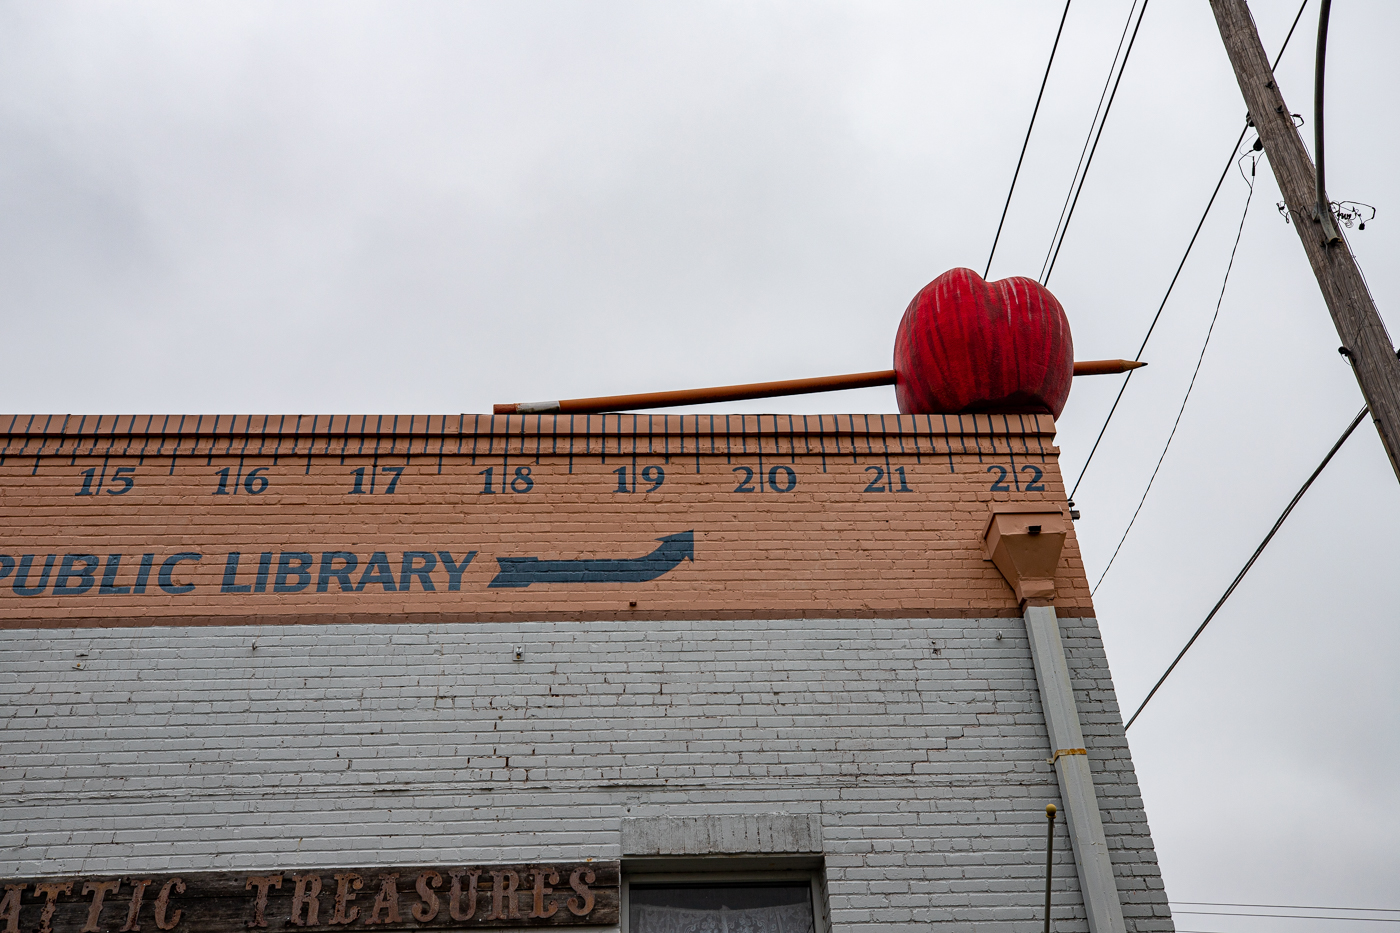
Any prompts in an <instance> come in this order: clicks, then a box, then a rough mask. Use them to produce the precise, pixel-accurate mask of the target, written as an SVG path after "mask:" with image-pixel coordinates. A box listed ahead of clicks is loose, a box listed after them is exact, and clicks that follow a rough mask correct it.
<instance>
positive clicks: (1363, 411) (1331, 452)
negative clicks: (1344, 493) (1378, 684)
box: [1123, 408, 1367, 732]
mask: <svg viewBox="0 0 1400 933" xmlns="http://www.w3.org/2000/svg"><path fill="white" fill-rule="evenodd" d="M1366 411H1367V409H1365V408H1363V409H1361V411H1359V412H1357V413H1356V417H1355V418H1353V419H1352V421H1351V424H1350V425H1348V427H1347V429H1346V430H1345V431H1343V432H1342V436H1341V437H1339V438H1337V443H1335V444H1333V445H1332V449H1331V450H1329V451H1327V456H1325V457H1323V458H1322V462H1321V463H1319V464H1318V465H1317V469H1316V470H1313V472H1312V476H1309V477H1308V481H1307V482H1306V483H1304V484H1303V486H1302V488H1301V489H1299V490H1298V492H1297V493H1296V494H1295V495H1294V496H1293V499H1292V501H1290V502H1289V503H1288V508H1286V509H1284V510H1283V514H1282V515H1280V516H1279V517H1278V521H1276V522H1274V527H1272V528H1270V529H1269V533H1268V534H1267V535H1265V536H1264V540H1263V541H1261V542H1259V546H1258V547H1257V548H1255V549H1254V553H1253V554H1252V555H1251V556H1250V558H1249V561H1248V562H1247V563H1246V564H1245V565H1244V568H1243V569H1242V570H1241V571H1240V572H1239V573H1238V574H1237V575H1236V576H1235V579H1234V581H1233V582H1231V584H1230V586H1229V588H1228V589H1226V590H1225V595H1224V596H1221V597H1220V601H1219V602H1217V603H1216V604H1215V608H1213V609H1211V611H1210V614H1209V615H1207V616H1206V620H1205V621H1204V622H1202V623H1201V626H1200V628H1198V629H1196V633H1195V634H1194V635H1192V636H1191V640H1190V641H1188V642H1187V643H1186V647H1185V648H1182V649H1181V651H1180V653H1178V654H1177V656H1176V659H1175V660H1173V661H1172V663H1171V664H1170V665H1169V666H1168V667H1167V670H1166V673H1164V674H1163V675H1162V676H1161V677H1160V678H1158V680H1157V683H1155V684H1154V685H1153V686H1152V689H1151V690H1149V691H1148V692H1147V696H1146V697H1145V698H1144V699H1143V701H1142V704H1141V705H1140V706H1139V707H1138V708H1137V712H1135V713H1133V715H1132V717H1131V718H1130V719H1129V720H1128V724H1127V725H1126V726H1124V727H1123V730H1124V731H1125V732H1126V731H1127V730H1128V729H1131V728H1132V726H1133V723H1134V722H1135V721H1136V720H1137V718H1138V717H1139V716H1141V715H1142V711H1143V710H1144V709H1146V708H1147V704H1148V703H1150V702H1151V701H1152V698H1153V697H1154V696H1156V695H1157V691H1158V690H1159V689H1161V686H1162V684H1164V683H1166V680H1167V678H1168V677H1170V676H1171V673H1172V671H1174V670H1176V666H1177V664H1179V663H1181V659H1182V658H1184V657H1185V656H1186V652H1188V651H1190V650H1191V646H1192V645H1194V644H1195V643H1196V639H1197V638H1200V637H1201V633H1202V632H1204V631H1205V630H1206V626H1207V625H1210V620H1211V619H1214V618H1215V614H1216V613H1217V612H1219V611H1220V607H1221V606H1223V605H1225V600H1227V599H1229V598H1230V594H1232V593H1234V592H1235V587H1237V586H1239V585H1240V581H1241V580H1243V579H1244V576H1245V574H1247V573H1249V569H1250V568H1251V567H1253V566H1254V562H1255V561H1256V560H1258V559H1259V555H1260V554H1263V553H1264V548H1266V547H1268V546H1269V542H1270V541H1272V540H1273V539H1274V535H1275V534H1277V533H1278V530H1279V529H1280V528H1281V527H1283V523H1284V521H1286V520H1287V518H1288V516H1289V514H1290V513H1291V512H1292V511H1293V507H1294V506H1295V505H1297V504H1298V501H1299V500H1300V499H1302V498H1303V493H1305V492H1307V491H1308V487H1309V486H1311V485H1312V484H1313V480H1315V479H1317V478H1318V476H1320V475H1321V474H1322V471H1323V470H1324V469H1326V467H1327V464H1329V463H1331V462H1332V458H1333V457H1334V456H1336V454H1337V451H1339V450H1341V449H1342V445H1343V444H1345V443H1346V442H1347V438H1349V437H1351V432H1352V431H1355V430H1356V426H1357V425H1358V424H1360V423H1361V419H1362V418H1364V417H1366Z"/></svg>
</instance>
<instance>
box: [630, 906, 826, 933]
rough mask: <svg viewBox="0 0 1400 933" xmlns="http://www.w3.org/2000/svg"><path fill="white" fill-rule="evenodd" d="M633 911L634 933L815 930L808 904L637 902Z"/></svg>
mask: <svg viewBox="0 0 1400 933" xmlns="http://www.w3.org/2000/svg"><path fill="white" fill-rule="evenodd" d="M632 910H633V913H632V917H633V919H634V921H635V922H634V923H633V925H632V933H812V908H811V907H810V906H809V905H807V904H783V905H781V906H779V907H754V908H751V909H748V910H730V909H729V908H727V907H721V908H720V909H719V910H689V909H686V908H684V907H651V906H644V905H638V906H636V907H634V908H632Z"/></svg>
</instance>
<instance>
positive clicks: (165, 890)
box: [156, 878, 185, 930]
mask: <svg viewBox="0 0 1400 933" xmlns="http://www.w3.org/2000/svg"><path fill="white" fill-rule="evenodd" d="M171 888H174V889H175V893H176V894H184V893H185V883H184V882H183V881H181V880H180V879H179V878H171V879H170V880H169V881H167V882H166V883H165V885H164V887H162V888H161V889H160V894H159V895H157V896H156V926H158V927H160V928H161V929H162V930H173V929H175V924H177V923H179V922H180V911H178V910H177V911H175V916H173V917H171V918H170V922H169V923H166V922H165V911H166V908H168V907H169V906H170V889H171Z"/></svg>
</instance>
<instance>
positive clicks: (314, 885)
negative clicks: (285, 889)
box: [292, 875, 321, 927]
mask: <svg viewBox="0 0 1400 933" xmlns="http://www.w3.org/2000/svg"><path fill="white" fill-rule="evenodd" d="M292 880H293V881H294V882H296V886H297V887H296V890H295V891H293V892H292V923H293V924H295V925H296V926H299V927H306V926H311V927H314V926H315V925H316V916H317V915H318V914H320V912H321V902H320V901H318V900H317V899H316V898H318V897H319V896H320V894H321V876H320V875H292ZM308 884H310V885H311V890H310V891H307V890H306V886H307V885H308ZM302 908H305V909H306V916H305V917H304V918H303V917H302V915H301V914H302Z"/></svg>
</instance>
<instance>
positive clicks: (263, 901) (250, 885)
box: [243, 875, 282, 928]
mask: <svg viewBox="0 0 1400 933" xmlns="http://www.w3.org/2000/svg"><path fill="white" fill-rule="evenodd" d="M281 887H282V876H281V875H249V876H248V882H247V883H246V884H244V885H243V890H245V891H251V890H253V889H254V888H257V889H258V897H257V900H255V901H254V902H253V919H252V920H249V921H248V926H249V928H252V927H265V926H267V920H266V919H264V917H263V914H265V913H267V889H268V888H281Z"/></svg>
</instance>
